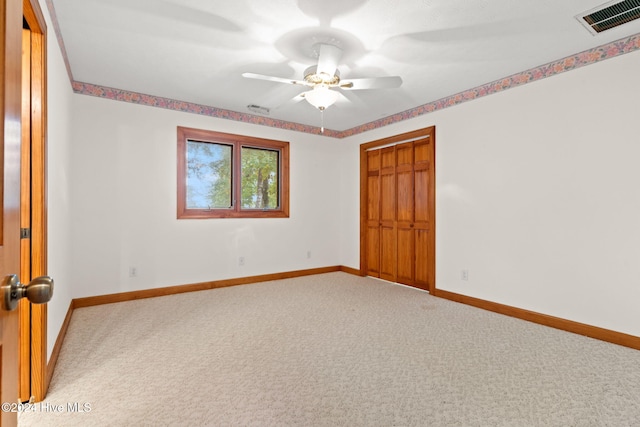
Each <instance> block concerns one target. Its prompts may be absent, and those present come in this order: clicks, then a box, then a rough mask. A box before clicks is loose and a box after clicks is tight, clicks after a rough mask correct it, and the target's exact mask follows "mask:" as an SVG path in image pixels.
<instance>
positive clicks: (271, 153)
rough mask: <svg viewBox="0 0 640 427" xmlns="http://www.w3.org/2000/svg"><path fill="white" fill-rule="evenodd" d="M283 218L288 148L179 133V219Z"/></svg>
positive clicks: (270, 142)
mask: <svg viewBox="0 0 640 427" xmlns="http://www.w3.org/2000/svg"><path fill="white" fill-rule="evenodd" d="M288 217H289V143H288V142H284V141H274V140H271V139H262V138H253V137H248V136H241V135H232V134H228V133H220V132H213V131H206V130H198V129H190V128H184V127H178V218H288Z"/></svg>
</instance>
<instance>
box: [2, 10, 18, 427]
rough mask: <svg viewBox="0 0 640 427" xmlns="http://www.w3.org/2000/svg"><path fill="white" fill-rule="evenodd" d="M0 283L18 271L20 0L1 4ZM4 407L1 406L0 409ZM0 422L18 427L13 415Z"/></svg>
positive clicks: (5, 397) (5, 377) (12, 369)
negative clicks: (0, 159)
mask: <svg viewBox="0 0 640 427" xmlns="http://www.w3.org/2000/svg"><path fill="white" fill-rule="evenodd" d="M0 21H1V24H2V26H1V28H2V30H1V31H0V42H1V46H2V48H1V49H0V116H1V117H2V120H0V135H2V140H1V142H0V156H1V157H2V161H0V168H2V170H1V171H0V177H1V178H2V183H1V185H0V190H1V192H2V197H1V198H0V203H1V204H2V209H1V210H0V279H3V278H4V277H5V276H7V275H8V274H18V273H19V268H20V126H21V124H20V90H21V75H20V68H21V47H22V40H21V39H22V1H20V0H0ZM17 373H18V312H17V311H11V312H7V311H4V310H0V387H1V388H0V403H5V402H6V403H17V402H18V375H17ZM3 408H4V407H3ZM0 414H1V417H0V424H1V425H2V426H4V427H6V426H12V425H16V423H17V417H16V413H15V412H11V411H2V412H0Z"/></svg>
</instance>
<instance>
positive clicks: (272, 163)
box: [240, 147, 280, 209]
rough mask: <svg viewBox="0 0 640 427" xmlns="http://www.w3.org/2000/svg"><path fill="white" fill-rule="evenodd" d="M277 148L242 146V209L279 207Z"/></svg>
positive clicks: (278, 153)
mask: <svg viewBox="0 0 640 427" xmlns="http://www.w3.org/2000/svg"><path fill="white" fill-rule="evenodd" d="M279 157H280V152H279V151H277V150H265V149H260V148H247V147H242V158H241V163H242V166H241V171H242V184H241V186H242V190H241V191H242V204H241V205H240V206H241V207H242V209H278V207H279V194H278V182H279V180H280V177H279V173H280V171H279V169H280V168H279Z"/></svg>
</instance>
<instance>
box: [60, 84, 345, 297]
mask: <svg viewBox="0 0 640 427" xmlns="http://www.w3.org/2000/svg"><path fill="white" fill-rule="evenodd" d="M177 126H187V127H195V128H201V129H211V130H216V131H221V132H229V133H237V134H246V135H254V136H259V137H265V138H270V139H279V140H286V141H290V173H291V175H290V180H291V195H290V218H288V219H208V220H184V219H183V220H177V219H176V162H177V161H176V152H177V148H176V138H177V137H176V127H177ZM72 141H73V142H72V171H73V172H72V173H73V176H74V178H75V179H74V180H73V182H72V185H71V193H72V194H73V202H72V207H73V208H72V213H71V215H72V220H73V225H74V227H73V231H72V233H71V236H70V237H71V241H72V245H73V254H72V260H73V270H74V277H73V289H74V297H75V298H78V297H84V296H93V295H103V294H109V293H114V292H124V291H131V290H139V289H147V288H156V287H163V286H171V285H180V284H187V283H196V282H202V281H211V280H219V279H226V278H234V277H243V276H252V275H259V274H268V273H277V272H284V271H293V270H301V269H307V268H315V267H325V266H332V265H339V264H340V238H339V233H340V225H341V221H340V209H339V202H340V196H339V194H337V192H336V189H338V188H340V182H341V180H340V178H341V176H340V173H339V171H338V170H336V167H335V164H336V157H335V149H336V147H338V146H339V144H341V142H340V141H336V140H331V139H326V138H320V137H317V136H312V135H306V134H303V133H296V132H289V131H283V130H279V129H273V128H268V127H264V126H255V125H248V124H243V123H238V122H234V121H229V120H220V119H212V118H208V117H203V116H197V115H193V114H185V113H180V112H175V111H169V110H163V109H158V108H150V107H144V106H139V105H134V104H128V103H123V102H116V101H110V100H105V99H99V98H94V97H89V96H84V95H74V98H73V137H72ZM309 250H310V251H311V258H310V259H307V251H309ZM240 256H243V257H245V265H244V266H242V267H241V266H239V265H238V258H239V257H240ZM129 267H136V269H137V272H138V276H137V277H135V278H131V277H129Z"/></svg>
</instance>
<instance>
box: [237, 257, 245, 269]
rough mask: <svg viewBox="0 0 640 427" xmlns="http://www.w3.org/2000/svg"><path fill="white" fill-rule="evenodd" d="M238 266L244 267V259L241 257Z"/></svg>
mask: <svg viewBox="0 0 640 427" xmlns="http://www.w3.org/2000/svg"><path fill="white" fill-rule="evenodd" d="M238 265H239V266H241V267H242V266H243V265H244V257H243V256H241V257H240V258H238Z"/></svg>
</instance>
